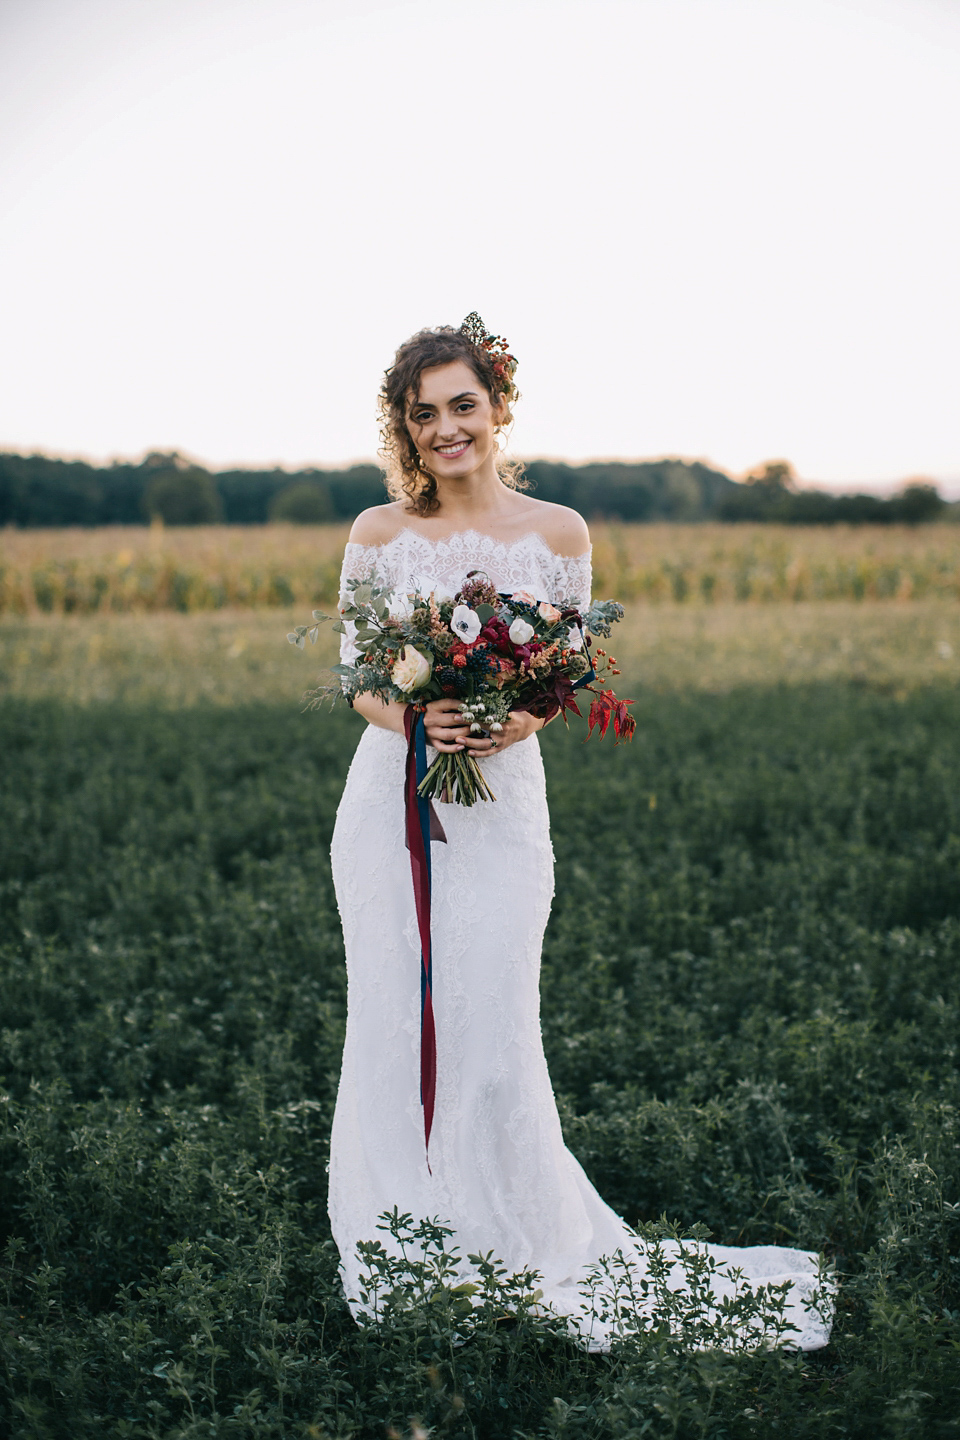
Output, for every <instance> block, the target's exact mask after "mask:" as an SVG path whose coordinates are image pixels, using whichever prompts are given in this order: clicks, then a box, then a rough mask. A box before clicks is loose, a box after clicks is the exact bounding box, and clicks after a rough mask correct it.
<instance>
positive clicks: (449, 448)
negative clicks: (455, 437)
mask: <svg viewBox="0 0 960 1440" xmlns="http://www.w3.org/2000/svg"><path fill="white" fill-rule="evenodd" d="M470 443H471V442H470V441H469V440H461V441H460V442H459V443H458V444H457V445H434V447H433V448H434V450H435V451H436V452H437V454H438V455H443V456H444V458H445V459H447V460H456V458H457V456H458V455H462V454H463V452H464V450H466V448H467V446H468V445H469V444H470Z"/></svg>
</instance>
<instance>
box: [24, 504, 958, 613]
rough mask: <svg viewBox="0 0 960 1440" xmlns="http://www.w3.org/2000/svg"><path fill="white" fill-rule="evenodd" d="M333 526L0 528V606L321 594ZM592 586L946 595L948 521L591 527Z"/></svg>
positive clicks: (735, 597)
mask: <svg viewBox="0 0 960 1440" xmlns="http://www.w3.org/2000/svg"><path fill="white" fill-rule="evenodd" d="M346 535H347V530H346V527H344V526H292V525H267V526H243V527H241V526H233V527H227V526H210V527H196V528H193V529H180V530H164V529H163V527H158V526H154V527H151V528H150V529H149V530H148V529H146V528H144V527H112V528H107V529H103V530H93V531H83V530H60V531H49V530H47V531H23V532H18V531H13V530H7V531H5V532H3V534H2V535H0V616H7V617H10V616H21V615H30V614H35V613H47V614H57V615H62V614H76V615H87V614H108V615H109V614H124V613H129V612H149V611H164V610H172V611H180V612H184V613H187V612H193V611H204V610H207V611H209V610H219V609H223V608H229V607H238V606H240V607H262V606H289V605H292V604H296V605H300V606H303V607H305V608H309V607H311V606H314V605H328V606H329V605H330V604H332V603H333V601H334V599H335V597H336V592H337V583H338V578H339V569H340V560H341V556H342V553H343V543H344V540H345V539H346ZM594 579H595V588H596V593H597V594H603V595H605V596H606V595H616V596H617V597H618V598H620V599H623V600H642V601H645V602H649V603H654V604H655V603H660V602H664V601H669V602H677V601H679V602H683V603H688V604H696V605H712V604H716V603H720V602H726V601H737V602H753V603H758V602H769V601H792V602H796V601H809V600H833V599H853V600H911V599H917V598H951V599H957V598H960V526H957V525H951V524H944V525H933V526H924V527H918V528H916V529H910V528H908V527H889V526H880V527H873V528H871V527H867V526H864V527H860V528H857V529H849V528H847V529H845V528H843V527H826V528H816V527H810V528H807V529H804V528H801V527H794V526H790V527H782V526H779V527H778V526H759V525H756V526H736V525H728V526H723V525H715V524H705V525H604V524H598V525H596V526H594Z"/></svg>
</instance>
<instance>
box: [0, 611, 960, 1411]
mask: <svg viewBox="0 0 960 1440" xmlns="http://www.w3.org/2000/svg"><path fill="white" fill-rule="evenodd" d="M958 613H960V612H958V611H957V608H956V604H955V602H948V601H945V600H944V601H936V602H934V601H930V602H925V601H919V600H918V601H913V602H911V604H910V605H909V606H907V607H902V606H897V605H894V604H892V603H890V604H879V603H877V604H874V605H872V606H869V605H867V606H863V605H860V606H857V605H854V604H847V605H842V604H837V603H835V602H834V603H833V604H832V605H830V604H825V603H821V604H815V603H813V602H811V603H810V604H809V605H806V606H803V607H790V606H776V607H767V608H765V609H764V608H762V607H761V608H756V609H750V608H749V607H739V609H737V608H736V607H733V606H731V607H729V608H728V609H726V610H725V609H724V607H723V606H719V605H718V606H715V607H711V609H710V610H709V611H706V610H702V611H697V610H695V609H693V608H691V607H689V606H687V607H682V606H678V607H676V608H675V609H672V608H671V607H670V606H664V607H660V608H658V609H657V611H656V613H655V614H652V613H651V612H650V611H646V612H645V614H644V615H643V616H642V617H641V619H640V620H638V621H637V622H636V623H634V625H633V626H632V628H631V629H629V630H625V633H624V634H623V636H622V637H620V639H621V643H620V645H619V646H618V649H619V650H620V651H621V653H622V654H623V655H624V656H626V657H628V658H627V661H626V662H625V663H626V668H627V670H628V672H629V675H630V680H631V691H630V693H632V694H634V696H635V699H636V702H637V703H636V707H635V708H636V712H637V718H638V735H637V739H636V741H635V743H634V744H633V746H632V747H629V748H628V747H623V746H621V747H619V748H616V749H615V748H614V747H612V746H609V745H606V744H605V745H604V746H598V745H597V744H596V742H591V743H590V745H588V746H582V745H581V744H580V740H581V735H580V734H577V733H572V734H570V735H567V734H565V733H564V731H563V729H562V727H560V726H553V727H551V729H550V730H549V731H548V732H547V733H546V735H545V736H544V741H543V743H544V752H545V759H546V764H547V769H548V785H549V792H550V799H551V811H552V816H553V829H554V845H555V850H556V855H557V898H556V903H555V907H554V912H553V916H552V919H551V922H550V928H549V931H548V939H547V945H546V952H545V957H544V973H543V1015H544V1039H545V1043H546V1047H547V1053H548V1059H549V1062H550V1067H551V1073H552V1075H553V1079H554V1083H555V1087H556V1089H557V1092H558V1096H559V1098H560V1103H561V1114H562V1117H563V1121H564V1127H565V1132H566V1135H567V1139H568V1143H569V1144H570V1145H571V1147H572V1149H573V1150H574V1152H575V1153H576V1154H577V1155H578V1157H579V1158H580V1159H581V1160H582V1162H583V1164H584V1165H585V1167H586V1169H587V1171H588V1173H589V1174H590V1176H591V1178H592V1179H593V1180H594V1181H595V1183H596V1184H597V1185H598V1187H599V1188H600V1190H601V1191H602V1193H603V1194H604V1195H605V1196H606V1197H607V1198H608V1199H609V1200H610V1202H611V1203H612V1204H613V1205H614V1206H616V1207H617V1208H618V1209H619V1210H620V1211H621V1213H623V1214H624V1215H625V1216H626V1217H627V1219H629V1220H630V1221H631V1222H633V1223H636V1224H645V1223H647V1222H655V1221H657V1220H658V1218H659V1217H661V1216H666V1217H667V1219H668V1221H671V1222H676V1223H677V1224H678V1225H679V1226H680V1227H683V1228H688V1227H691V1226H693V1225H696V1224H697V1223H700V1222H702V1223H705V1224H706V1225H707V1226H709V1228H710V1230H711V1231H712V1234H713V1236H714V1238H716V1239H717V1240H719V1241H722V1242H726V1243H767V1242H781V1243H787V1244H796V1245H800V1246H802V1247H805V1248H810V1249H815V1250H823V1251H824V1252H825V1253H826V1254H827V1256H828V1257H829V1258H830V1260H831V1261H832V1262H833V1263H834V1265H835V1266H836V1269H837V1271H838V1273H839V1276H840V1278H841V1290H840V1300H839V1307H838V1316H837V1325H836V1331H835V1337H834V1343H833V1344H832V1345H831V1346H830V1347H829V1348H828V1349H827V1350H825V1351H822V1352H819V1353H816V1354H813V1355H810V1356H806V1357H797V1356H793V1355H790V1354H789V1353H784V1352H774V1353H742V1354H737V1355H726V1354H721V1355H718V1354H716V1353H714V1352H710V1351H697V1350H695V1349H693V1348H691V1347H689V1346H684V1345H683V1344H681V1343H679V1342H678V1341H677V1340H676V1339H675V1338H672V1337H671V1336H670V1335H669V1334H666V1333H663V1332H647V1333H644V1334H641V1335H639V1336H637V1337H635V1338H634V1339H632V1340H630V1341H628V1342H625V1343H624V1344H623V1345H622V1346H621V1347H620V1348H619V1349H618V1350H616V1351H615V1352H614V1353H613V1354H612V1355H610V1356H606V1357H598V1356H589V1355H586V1354H584V1353H583V1352H581V1351H580V1350H578V1349H577V1348H576V1347H575V1346H574V1345H573V1344H572V1343H571V1342H570V1341H569V1340H567V1339H566V1338H564V1337H562V1336H559V1335H557V1334H556V1333H554V1332H553V1331H552V1330H551V1328H550V1327H549V1326H547V1325H545V1324H543V1323H538V1322H536V1321H534V1320H533V1319H531V1318H530V1317H529V1315H527V1314H526V1313H525V1312H524V1311H523V1309H522V1307H521V1308H520V1311H519V1312H518V1313H516V1314H515V1315H514V1318H512V1319H511V1318H510V1317H509V1316H508V1315H506V1314H505V1306H503V1305H501V1304H499V1302H498V1300H497V1297H496V1296H494V1297H493V1298H492V1299H491V1302H490V1304H489V1305H488V1306H487V1307H486V1308H485V1309H484V1310H482V1311H481V1312H479V1313H478V1315H477V1317H475V1318H474V1319H473V1320H470V1319H468V1318H464V1317H463V1316H462V1315H458V1312H457V1306H456V1303H455V1301H454V1300H453V1299H452V1298H451V1297H449V1296H444V1295H443V1294H439V1295H437V1296H435V1297H434V1298H433V1299H429V1300H424V1301H423V1303H420V1304H418V1305H416V1306H413V1307H412V1308H410V1309H407V1310H405V1311H404V1310H398V1312H397V1314H396V1315H395V1317H394V1320H393V1322H392V1324H391V1325H390V1326H389V1327H388V1328H387V1329H386V1330H384V1331H380V1332H376V1331H373V1330H371V1329H369V1328H368V1329H358V1328H357V1327H356V1325H355V1324H354V1322H353V1321H352V1319H351V1318H350V1316H349V1313H348V1312H347V1310H346V1307H345V1305H344V1302H343V1300H342V1298H341V1295H340V1293H339V1290H338V1285H337V1278H336V1255H335V1252H334V1251H333V1249H332V1246H331V1242H330V1238H329V1230H328V1226H327V1220H326V1213H325V1184H326V1175H325V1163H326V1153H327V1151H326V1147H327V1137H328V1133H329V1125H330V1119H331V1113H332V1107H333V1102H334V1097H335V1091H336V1083H337V1074H338V1067H339V1056H340V1046H341V1042H342V1034H343V1023H344V1004H345V983H344V976H343V957H342V946H341V939H340V933H339V925H338V920H337V915H336V909H335V905H334V901H333V895H332V888H331V881H330V874H329V864H328V856H327V847H328V844H329V837H330V832H331V829H332V824H333V817H334V811H335V807H336V804H337V801H338V798H339V793H340V789H341V786H342V781H343V776H344V774H345V770H346V766H347V764H348V761H349V756H350V753H351V750H352V747H353V745H354V743H355V741H356V739H357V737H358V734H359V729H360V722H359V721H358V720H357V719H356V718H355V717H353V716H351V715H349V714H344V713H341V712H337V713H335V714H333V715H331V714H329V713H326V712H325V713H323V714H319V715H318V714H303V713H300V711H299V709H298V706H297V695H298V694H299V691H300V689H301V688H303V687H304V686H306V685H307V684H308V683H310V682H311V680H312V679H313V674H314V667H313V666H311V664H310V663H309V661H308V660H305V659H304V657H303V656H302V655H300V654H299V653H298V652H296V651H293V650H292V649H291V648H290V647H287V646H285V644H284V642H283V639H282V629H283V626H284V624H285V616H284V615H283V614H282V613H281V612H279V611H276V610H275V611H273V612H272V613H270V614H264V613H260V612H254V613H252V614H251V613H247V614H245V615H243V616H242V617H241V616H239V615H230V614H224V615H218V616H216V617H204V616H197V617H194V616H178V615H162V616H153V617H143V618H140V617H135V616H124V617H120V618H118V619H116V620H113V621H101V620H99V619H97V618H95V617H94V618H90V619H85V620H82V621H81V620H74V619H70V618H68V619H67V620H66V621H63V622H60V621H58V620H57V619H56V617H40V618H36V619H29V618H28V619H25V620H23V621H20V622H16V623H13V622H11V623H10V624H7V625H4V626H3V627H0V685H2V686H3V692H2V697H0V754H2V757H3V765H2V778H0V785H2V802H0V803H2V814H3V817H4V823H3V825H2V827H0V986H2V1020H0V1023H2V1027H3V1028H2V1034H0V1080H2V1088H3V1113H4V1124H3V1128H2V1131H0V1145H2V1158H0V1226H2V1228H3V1232H4V1235H3V1240H4V1241H5V1243H6V1250H5V1253H4V1258H3V1262H2V1265H3V1268H2V1271H0V1282H2V1283H0V1302H2V1308H0V1355H2V1363H3V1371H2V1381H0V1385H2V1389H0V1397H2V1398H0V1430H2V1429H3V1423H4V1422H3V1419H2V1416H3V1408H2V1407H5V1409H6V1413H7V1420H6V1425H7V1429H8V1431H9V1433H10V1434H11V1435H13V1436H15V1437H17V1440H21V1437H22V1440H45V1437H56V1440H60V1437H63V1440H67V1437H70V1440H88V1437H89V1440H101V1437H118V1440H120V1437H144V1440H146V1437H166V1440H173V1437H181V1440H187V1437H190V1440H193V1437H201V1436H203V1437H206V1436H237V1437H246V1436H250V1437H258V1440H259V1437H271V1440H272V1437H276V1440H287V1437H300V1436H302V1437H313V1440H320V1437H328V1440H338V1437H339V1440H346V1437H355V1440H361V1437H363V1440H366V1437H369V1440H384V1437H386V1436H388V1435H390V1434H394V1433H395V1434H396V1435H399V1436H406V1435H408V1434H412V1433H413V1430H412V1426H413V1422H414V1420H416V1422H417V1424H418V1425H421V1426H423V1427H425V1428H426V1430H427V1432H428V1433H429V1434H431V1435H436V1436H448V1437H456V1440H460V1437H476V1440H532V1437H571V1440H573V1437H576V1440H588V1437H589V1440H600V1437H616V1440H640V1437H653V1440H661V1437H682V1440H686V1437H695V1436H709V1437H713V1440H722V1437H738V1440H739V1437H748V1436H749V1437H757V1440H766V1437H769V1436H776V1435H782V1436H789V1437H794V1436H797V1437H809V1440H820V1437H832V1436H851V1437H862V1440H875V1437H891V1440H894V1437H901V1436H917V1437H922V1440H927V1437H936V1440H941V1437H943V1440H946V1437H950V1436H956V1435H957V1434H958V1432H960V1424H958V1416H960V1203H958V1202H960V1145H958V1141H960V1078H958V1052H957V1047H958V1036H960V697H958V693H957V688H956V681H957V678H958V671H957V660H956V657H957V656H958V655H960V634H958ZM298 618H300V617H298ZM371 1238H373V1237H371ZM409 1283H410V1287H411V1293H414V1292H415V1291H416V1286H417V1284H418V1283H421V1288H422V1282H418V1278H417V1276H416V1275H415V1274H412V1275H411V1277H410V1281H409ZM421 1433H422V1432H421Z"/></svg>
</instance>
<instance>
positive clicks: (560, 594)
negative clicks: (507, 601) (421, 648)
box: [340, 529, 591, 663]
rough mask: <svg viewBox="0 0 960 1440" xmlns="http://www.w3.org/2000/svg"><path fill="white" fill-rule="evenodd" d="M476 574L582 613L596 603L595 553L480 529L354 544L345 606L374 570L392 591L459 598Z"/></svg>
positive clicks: (348, 655) (533, 535) (348, 556)
mask: <svg viewBox="0 0 960 1440" xmlns="http://www.w3.org/2000/svg"><path fill="white" fill-rule="evenodd" d="M471 570H483V571H484V572H485V573H486V574H487V575H489V577H490V579H491V580H492V581H493V583H494V585H496V587H497V589H498V590H502V591H509V592H512V591H514V590H528V591H529V592H530V593H531V594H532V595H534V596H535V597H536V598H537V599H538V600H549V601H551V602H552V603H553V604H554V605H556V604H558V603H559V602H560V601H568V602H569V603H571V604H573V605H576V606H577V607H578V608H579V609H585V608H586V607H587V606H588V605H589V603H590V583H591V571H590V551H589V550H587V551H586V552H585V553H584V554H583V555H557V554H556V552H555V551H553V550H551V549H550V546H549V545H548V544H547V542H546V540H545V539H544V538H543V536H542V535H539V534H538V533H537V532H536V531H535V530H531V531H528V533H527V534H526V535H521V536H520V537H519V538H518V539H517V540H510V541H505V540H497V539H495V538H494V536H492V535H484V534H482V533H481V532H480V531H479V530H459V531H457V532H456V533H454V534H453V535H446V536H444V537H443V538H442V539H437V540H434V539H432V538H431V537H430V536H427V535H421V534H420V532H419V531H417V530H411V529H403V530H399V531H398V532H397V534H396V535H394V536H392V537H391V539H389V540H388V541H387V542H386V543H385V544H383V545H355V544H352V543H350V544H348V545H347V547H346V550H345V551H344V556H343V571H342V574H341V577H340V596H341V602H342V600H343V598H344V596H345V594H346V585H347V581H348V580H366V579H368V578H369V577H370V575H372V574H373V573H374V572H376V573H377V575H378V576H379V577H380V579H381V580H382V581H383V583H384V584H385V585H387V586H388V587H389V588H390V589H391V590H394V591H398V592H400V593H401V594H406V593H408V592H410V591H413V590H419V591H420V592H421V594H426V595H429V594H430V593H431V592H433V593H436V595H437V596H438V597H443V596H453V595H455V594H456V592H457V591H458V590H459V589H460V587H461V585H462V584H463V582H464V580H465V579H466V577H467V575H468V574H469V573H470V571H471ZM352 629H353V627H352V626H350V625H348V627H347V634H346V635H345V636H344V637H343V642H342V644H341V647H340V651H341V659H342V660H344V661H345V662H347V663H349V662H350V661H352V660H354V659H355V658H356V655H357V651H356V649H355V647H354V645H353V643H352V641H353V635H352V633H351V632H352Z"/></svg>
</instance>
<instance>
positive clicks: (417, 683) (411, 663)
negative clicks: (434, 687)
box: [393, 645, 430, 694]
mask: <svg viewBox="0 0 960 1440" xmlns="http://www.w3.org/2000/svg"><path fill="white" fill-rule="evenodd" d="M429 679H430V661H429V660H428V659H427V657H426V656H425V655H421V654H420V651H419V650H415V649H414V647H413V646H412V645H404V647H403V649H402V650H401V651H400V657H399V659H398V660H395V661H394V665H393V683H394V685H396V687H397V689H398V690H402V691H403V692H404V693H405V694H407V693H409V692H410V691H411V690H419V689H421V687H422V686H424V685H426V683H427V681H428V680H429Z"/></svg>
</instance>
